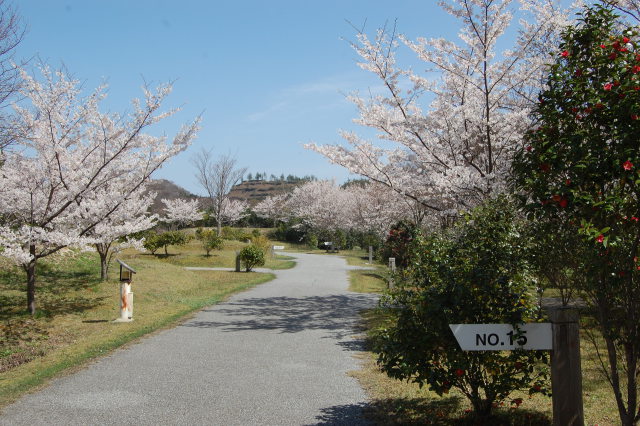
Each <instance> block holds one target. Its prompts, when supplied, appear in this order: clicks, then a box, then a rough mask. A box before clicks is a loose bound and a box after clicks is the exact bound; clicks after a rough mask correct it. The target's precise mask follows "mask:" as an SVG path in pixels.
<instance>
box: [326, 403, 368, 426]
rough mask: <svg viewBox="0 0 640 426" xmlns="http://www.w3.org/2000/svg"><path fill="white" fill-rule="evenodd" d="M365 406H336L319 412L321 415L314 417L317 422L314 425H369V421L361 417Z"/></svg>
mask: <svg viewBox="0 0 640 426" xmlns="http://www.w3.org/2000/svg"><path fill="white" fill-rule="evenodd" d="M365 407H366V405H365V404H346V405H336V406H333V407H329V408H323V409H322V410H320V412H321V414H320V415H318V416H316V419H317V420H318V422H317V423H314V424H315V425H335V426H337V425H344V426H348V425H354V426H359V425H370V424H372V423H371V422H370V421H368V420H365V418H364V417H363V414H364V409H365Z"/></svg>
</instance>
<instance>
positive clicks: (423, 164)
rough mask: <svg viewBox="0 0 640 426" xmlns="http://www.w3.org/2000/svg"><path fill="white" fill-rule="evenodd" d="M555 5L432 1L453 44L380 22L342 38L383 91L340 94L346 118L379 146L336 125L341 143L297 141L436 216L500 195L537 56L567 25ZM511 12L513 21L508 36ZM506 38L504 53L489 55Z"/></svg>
mask: <svg viewBox="0 0 640 426" xmlns="http://www.w3.org/2000/svg"><path fill="white" fill-rule="evenodd" d="M559 3H560V2H559V1H557V0H535V1H534V0H520V1H519V2H517V3H516V2H515V1H512V0H451V1H446V2H445V1H441V2H439V4H440V6H441V7H442V8H443V9H444V10H445V11H446V12H448V13H449V14H451V15H453V16H454V17H456V18H458V19H459V20H460V21H461V22H462V29H461V30H460V33H459V39H460V40H459V42H458V43H455V42H453V41H450V40H445V39H442V38H440V39H426V38H418V39H417V40H415V41H412V40H409V39H407V38H405V37H403V36H401V35H398V34H397V33H396V29H395V28H387V27H385V28H382V29H380V30H378V32H377V33H376V35H375V37H374V38H373V39H371V38H370V37H369V36H367V35H366V34H365V33H364V32H359V33H358V34H357V42H354V43H353V44H352V46H353V48H354V49H355V51H356V53H357V54H358V55H359V56H360V58H361V62H360V63H359V66H360V67H361V68H362V69H364V70H365V71H369V72H371V73H373V74H374V75H376V76H377V77H378V78H379V79H380V81H381V83H382V86H383V87H384V90H385V91H386V95H385V94H377V93H376V92H375V91H374V92H373V94H371V95H370V97H369V98H364V97H362V96H360V95H358V94H353V95H352V96H350V98H349V99H350V100H351V101H352V102H353V103H354V104H355V106H356V107H357V108H358V111H359V117H358V118H357V119H356V120H354V121H355V122H356V123H357V124H360V125H362V126H365V127H369V128H372V129H375V130H376V131H377V136H378V138H379V140H380V142H379V143H376V142H372V141H369V140H366V139H364V138H362V137H360V136H359V135H358V134H356V133H355V132H349V131H343V132H342V136H343V138H344V139H345V140H346V142H347V144H348V145H347V146H342V145H324V146H321V145H317V144H315V143H312V144H308V145H306V147H307V148H309V149H311V150H314V151H316V152H318V153H320V154H322V155H324V156H325V157H326V158H327V159H329V161H331V162H332V163H335V164H339V165H341V166H343V167H345V168H347V169H348V170H349V171H351V172H352V173H355V174H359V175H362V176H365V177H367V178H369V179H370V180H371V181H373V182H377V183H380V184H383V185H386V186H388V187H389V188H391V189H393V190H394V191H396V192H398V193H400V194H402V195H404V196H407V197H409V198H411V199H413V200H415V201H417V202H419V203H421V204H423V205H424V206H425V207H427V208H429V209H431V210H432V211H435V212H440V213H442V214H447V213H455V212H456V210H457V209H459V208H466V207H470V206H473V205H475V204H477V203H478V202H480V201H481V200H483V199H486V198H487V197H488V196H489V195H491V194H492V193H495V192H496V191H501V190H502V189H503V187H504V180H505V177H506V175H507V174H508V173H507V172H508V169H509V167H510V164H511V159H512V156H513V154H514V152H515V150H516V149H517V148H518V147H519V145H520V144H521V140H522V136H523V134H524V132H525V131H526V130H527V129H528V128H529V127H530V126H531V118H530V111H531V106H532V105H533V103H534V101H535V97H536V95H537V92H538V89H539V88H540V87H541V85H542V84H543V79H542V76H543V73H544V70H545V63H544V62H545V60H546V58H548V56H547V55H545V53H546V52H548V51H550V50H551V49H552V48H553V46H555V43H554V41H556V40H557V38H558V34H559V29H561V28H563V27H564V26H565V25H566V24H567V22H568V18H567V16H568V15H567V12H565V11H563V10H562V9H561V8H560V6H559ZM517 4H519V5H520V9H519V10H516V5H517ZM516 13H517V14H518V17H519V18H520V20H519V27H518V28H517V31H516V32H514V31H512V30H513V28H512V25H513V24H512V21H513V16H514V14H516ZM508 30H509V31H508ZM514 34H515V35H514ZM505 39H509V40H508V41H507V40H505ZM507 43H509V44H511V46H512V47H511V48H510V49H508V50H503V51H498V48H497V46H498V45H500V46H503V45H505V44H507ZM400 45H404V46H406V47H408V48H410V49H411V50H412V51H413V52H414V53H415V54H416V55H417V56H418V58H419V59H420V60H422V61H423V62H424V63H425V65H426V67H427V73H426V74H425V75H420V74H417V73H416V72H414V71H413V70H411V69H405V68H402V67H400V66H399V65H398V64H397V62H396V52H397V49H398V48H399V47H400ZM425 104H426V105H425Z"/></svg>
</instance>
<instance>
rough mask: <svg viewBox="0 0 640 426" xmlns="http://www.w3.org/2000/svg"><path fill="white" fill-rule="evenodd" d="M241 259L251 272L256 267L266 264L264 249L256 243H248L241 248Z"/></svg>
mask: <svg viewBox="0 0 640 426" xmlns="http://www.w3.org/2000/svg"><path fill="white" fill-rule="evenodd" d="M240 261H241V262H242V264H243V265H244V267H245V268H246V270H247V272H250V271H251V270H252V269H253V268H254V267H256V266H263V265H264V262H265V259H264V251H262V249H261V248H260V247H258V246H256V245H253V244H251V245H248V246H246V247H244V248H243V249H242V250H240Z"/></svg>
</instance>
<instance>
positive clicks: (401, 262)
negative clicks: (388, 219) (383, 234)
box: [382, 221, 419, 269]
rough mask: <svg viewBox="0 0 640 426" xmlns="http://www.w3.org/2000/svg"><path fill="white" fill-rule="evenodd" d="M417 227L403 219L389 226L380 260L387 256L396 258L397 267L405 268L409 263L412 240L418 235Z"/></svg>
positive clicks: (384, 260)
mask: <svg viewBox="0 0 640 426" xmlns="http://www.w3.org/2000/svg"><path fill="white" fill-rule="evenodd" d="M418 234H419V230H418V228H417V227H416V226H415V225H413V224H411V223H409V222H405V221H401V222H398V223H397V224H396V225H394V226H393V228H391V230H390V231H389V235H388V236H387V240H386V241H385V243H384V245H383V247H382V261H383V262H386V261H387V259H388V258H390V257H394V258H395V259H396V266H397V267H398V268H401V269H403V268H406V267H407V265H408V264H409V249H410V247H411V243H412V241H413V240H414V239H415V238H416V237H417V236H418Z"/></svg>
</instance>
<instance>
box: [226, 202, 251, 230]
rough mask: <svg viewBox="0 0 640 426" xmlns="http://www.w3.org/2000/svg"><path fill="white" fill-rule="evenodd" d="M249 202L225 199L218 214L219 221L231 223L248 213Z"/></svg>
mask: <svg viewBox="0 0 640 426" xmlns="http://www.w3.org/2000/svg"><path fill="white" fill-rule="evenodd" d="M248 211H249V204H247V202H246V201H244V200H230V199H228V198H227V199H225V200H224V202H223V203H222V209H221V214H220V220H221V222H222V223H223V224H224V223H228V224H230V225H233V224H234V223H236V222H237V221H239V220H240V219H242V218H243V217H245V216H247V215H248V214H249V213H248Z"/></svg>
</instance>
